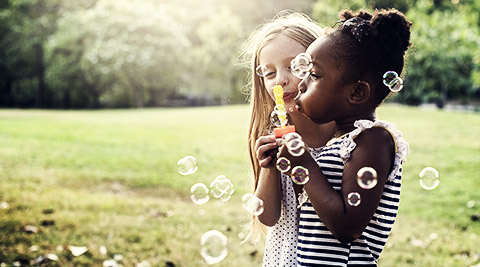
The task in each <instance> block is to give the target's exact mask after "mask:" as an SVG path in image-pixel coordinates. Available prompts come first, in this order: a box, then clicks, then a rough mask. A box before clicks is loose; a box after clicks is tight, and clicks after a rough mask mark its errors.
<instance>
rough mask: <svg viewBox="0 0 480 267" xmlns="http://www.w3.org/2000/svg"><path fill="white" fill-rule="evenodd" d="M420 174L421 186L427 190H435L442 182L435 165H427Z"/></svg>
mask: <svg viewBox="0 0 480 267" xmlns="http://www.w3.org/2000/svg"><path fill="white" fill-rule="evenodd" d="M418 176H419V177H420V180H419V183H420V186H421V187H422V188H423V189H425V190H433V189H435V188H436V187H437V186H438V185H439V184H440V175H439V174H438V171H437V170H436V169H435V168H433V167H425V168H424V169H423V170H422V171H421V172H420V173H419V174H418Z"/></svg>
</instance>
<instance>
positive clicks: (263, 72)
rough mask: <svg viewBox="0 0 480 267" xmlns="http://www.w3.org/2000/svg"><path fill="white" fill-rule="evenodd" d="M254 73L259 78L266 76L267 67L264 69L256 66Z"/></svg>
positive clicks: (262, 66) (263, 66) (261, 66)
mask: <svg viewBox="0 0 480 267" xmlns="http://www.w3.org/2000/svg"><path fill="white" fill-rule="evenodd" d="M255 73H257V75H258V76H259V77H265V75H266V74H267V67H265V65H258V66H257V68H256V69H255Z"/></svg>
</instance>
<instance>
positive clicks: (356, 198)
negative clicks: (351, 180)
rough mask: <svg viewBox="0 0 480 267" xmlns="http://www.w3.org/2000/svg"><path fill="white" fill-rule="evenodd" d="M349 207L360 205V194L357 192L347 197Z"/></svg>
mask: <svg viewBox="0 0 480 267" xmlns="http://www.w3.org/2000/svg"><path fill="white" fill-rule="evenodd" d="M347 201H348V205H350V206H353V207H356V206H358V205H360V202H361V198H360V194H359V193H357V192H350V193H349V194H348V196H347Z"/></svg>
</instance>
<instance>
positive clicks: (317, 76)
mask: <svg viewBox="0 0 480 267" xmlns="http://www.w3.org/2000/svg"><path fill="white" fill-rule="evenodd" d="M310 77H312V81H315V80H318V79H320V78H321V76H320V75H318V74H317V73H315V72H311V73H310Z"/></svg>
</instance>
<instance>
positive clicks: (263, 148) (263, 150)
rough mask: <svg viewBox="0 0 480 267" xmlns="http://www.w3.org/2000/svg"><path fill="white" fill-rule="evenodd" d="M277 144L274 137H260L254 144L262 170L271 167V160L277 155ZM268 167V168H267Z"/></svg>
mask: <svg viewBox="0 0 480 267" xmlns="http://www.w3.org/2000/svg"><path fill="white" fill-rule="evenodd" d="M277 148H278V146H277V142H276V139H275V136H273V135H267V136H261V137H259V138H258V139H257V141H256V142H255V151H256V155H257V159H258V162H259V163H260V166H261V167H262V168H266V167H273V166H274V165H273V164H272V161H273V159H274V158H275V154H276V153H277ZM269 165H270V166H269Z"/></svg>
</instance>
